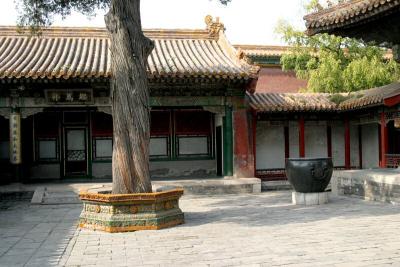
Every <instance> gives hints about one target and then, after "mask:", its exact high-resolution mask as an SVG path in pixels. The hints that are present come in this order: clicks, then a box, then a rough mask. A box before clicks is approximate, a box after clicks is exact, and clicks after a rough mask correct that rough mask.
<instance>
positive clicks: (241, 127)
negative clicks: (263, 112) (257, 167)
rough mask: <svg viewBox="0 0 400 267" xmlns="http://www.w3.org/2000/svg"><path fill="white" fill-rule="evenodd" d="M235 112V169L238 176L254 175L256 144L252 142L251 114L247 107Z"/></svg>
mask: <svg viewBox="0 0 400 267" xmlns="http://www.w3.org/2000/svg"><path fill="white" fill-rule="evenodd" d="M232 113H233V114H232V115H233V128H234V131H233V132H234V134H233V142H234V146H233V147H234V150H233V152H234V153H233V170H234V174H235V176H236V177H238V178H247V177H254V155H253V152H254V146H253V144H252V143H251V139H252V136H253V129H252V128H253V126H254V125H253V124H252V123H251V119H250V118H251V115H250V116H249V114H248V113H247V110H245V109H238V110H235V111H233V112H232Z"/></svg>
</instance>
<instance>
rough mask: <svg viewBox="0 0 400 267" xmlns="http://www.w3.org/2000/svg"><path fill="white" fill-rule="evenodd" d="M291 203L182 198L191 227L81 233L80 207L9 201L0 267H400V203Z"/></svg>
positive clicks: (282, 197)
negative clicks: (78, 225) (31, 204)
mask: <svg viewBox="0 0 400 267" xmlns="http://www.w3.org/2000/svg"><path fill="white" fill-rule="evenodd" d="M290 202H291V199H290V193H289V192H274V193H263V194H259V195H225V196H214V197H209V196H207V197H184V198H183V200H182V201H181V207H182V209H183V210H184V212H185V215H186V221H187V223H186V224H184V225H182V226H180V227H176V228H171V229H166V230H161V231H141V232H134V233H125V234H106V233H101V232H91V231H87V230H76V231H74V230H75V229H74V228H75V220H76V218H77V216H78V214H79V212H80V205H62V206H30V207H29V205H28V204H26V203H9V204H8V206H9V208H8V209H7V205H5V204H4V203H2V206H5V207H4V208H2V209H0V237H1V239H0V265H1V266H13V265H18V264H20V265H21V266H22V265H24V264H25V266H34V265H35V264H36V265H37V266H48V265H57V264H59V265H66V266H91V265H99V266H208V265H211V266H247V265H248V266H287V265H289V266H352V267H353V266H385V265H392V266H400V206H394V205H390V204H384V203H375V202H365V201H362V200H358V199H351V198H335V199H333V200H332V201H331V203H329V204H327V205H324V206H315V207H299V206H293V205H291V204H290ZM71 235H73V236H71ZM71 237H72V239H71ZM70 239H71V240H70ZM69 240H70V242H69V243H68V241H69ZM67 243H68V245H67Z"/></svg>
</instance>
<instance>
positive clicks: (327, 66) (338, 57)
mask: <svg viewBox="0 0 400 267" xmlns="http://www.w3.org/2000/svg"><path fill="white" fill-rule="evenodd" d="M316 3H318V1H311V3H310V5H309V6H308V8H309V9H310V10H314V9H315V6H316ZM276 32H277V33H278V34H280V35H281V36H282V39H283V41H285V42H286V43H287V44H288V45H290V46H292V49H291V52H290V53H289V54H286V55H283V56H282V57H281V64H282V68H283V70H294V71H295V72H296V75H297V77H298V78H301V79H308V81H309V82H308V86H307V91H310V92H327V93H335V92H351V91H357V90H362V89H368V88H372V87H377V86H381V85H385V84H389V83H391V82H394V81H398V80H399V79H400V67H399V64H398V63H396V62H395V61H393V60H389V59H387V58H385V50H384V49H382V48H380V47H376V46H373V45H371V44H366V43H364V42H362V41H358V40H355V39H351V38H343V37H338V36H334V35H328V34H318V35H314V36H307V35H306V34H305V33H304V32H303V31H299V30H297V29H295V28H293V27H292V26H291V25H289V24H288V23H286V22H284V21H280V22H279V23H278V26H277V28H276Z"/></svg>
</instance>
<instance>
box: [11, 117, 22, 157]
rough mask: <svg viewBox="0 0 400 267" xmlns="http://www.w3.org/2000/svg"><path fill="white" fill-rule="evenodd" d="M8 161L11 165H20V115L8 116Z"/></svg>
mask: <svg viewBox="0 0 400 267" xmlns="http://www.w3.org/2000/svg"><path fill="white" fill-rule="evenodd" d="M10 161H11V163H12V164H20V163H21V115H20V114H19V113H11V115H10Z"/></svg>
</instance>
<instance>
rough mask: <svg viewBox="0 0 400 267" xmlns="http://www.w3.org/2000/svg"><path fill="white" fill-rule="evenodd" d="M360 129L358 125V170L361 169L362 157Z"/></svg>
mask: <svg viewBox="0 0 400 267" xmlns="http://www.w3.org/2000/svg"><path fill="white" fill-rule="evenodd" d="M362 154H363V153H362V127H361V125H358V158H359V160H360V165H359V166H360V169H362V168H363V155H362Z"/></svg>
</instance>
